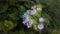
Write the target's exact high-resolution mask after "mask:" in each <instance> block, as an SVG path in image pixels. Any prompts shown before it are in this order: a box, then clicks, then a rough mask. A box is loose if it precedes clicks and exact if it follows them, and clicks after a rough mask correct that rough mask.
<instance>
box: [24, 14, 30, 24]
mask: <svg viewBox="0 0 60 34" xmlns="http://www.w3.org/2000/svg"><path fill="white" fill-rule="evenodd" d="M28 21H29V17H28V14H27V13H24V15H23V24H24V25H26V24H25V23H26V22H28Z"/></svg>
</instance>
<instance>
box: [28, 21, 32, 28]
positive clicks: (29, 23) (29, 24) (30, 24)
mask: <svg viewBox="0 0 60 34" xmlns="http://www.w3.org/2000/svg"><path fill="white" fill-rule="evenodd" d="M27 26H28V28H29V27H30V26H32V20H29V21H28V22H27Z"/></svg>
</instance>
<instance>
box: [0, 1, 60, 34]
mask: <svg viewBox="0 0 60 34" xmlns="http://www.w3.org/2000/svg"><path fill="white" fill-rule="evenodd" d="M39 3H40V4H41V5H42V6H43V8H42V14H43V13H46V14H47V15H48V16H47V17H48V18H49V19H50V22H49V24H50V25H49V26H48V27H46V28H44V30H42V31H41V32H39V31H36V30H34V29H33V28H29V29H28V28H27V27H26V26H25V25H23V24H22V15H23V14H24V12H26V10H28V9H31V6H33V5H36V4H39ZM43 16H46V15H43ZM0 34H60V0H0Z"/></svg>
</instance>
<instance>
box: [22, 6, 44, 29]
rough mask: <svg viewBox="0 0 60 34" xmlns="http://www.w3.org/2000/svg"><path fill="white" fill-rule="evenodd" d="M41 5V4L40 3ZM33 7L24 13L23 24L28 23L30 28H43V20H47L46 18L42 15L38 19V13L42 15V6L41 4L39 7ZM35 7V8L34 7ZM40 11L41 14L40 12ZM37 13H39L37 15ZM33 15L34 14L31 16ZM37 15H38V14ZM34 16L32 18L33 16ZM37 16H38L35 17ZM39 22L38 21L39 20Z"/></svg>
mask: <svg viewBox="0 0 60 34" xmlns="http://www.w3.org/2000/svg"><path fill="white" fill-rule="evenodd" d="M38 6H39V5H38ZM32 8H33V9H32V10H27V11H26V12H25V13H24V15H23V24H24V25H26V26H27V27H28V28H30V27H32V26H33V27H34V28H35V29H39V30H42V29H44V24H43V22H44V21H45V19H44V18H43V17H40V18H39V19H38V17H39V16H38V15H40V13H39V12H38V11H41V9H42V8H41V7H40V6H39V7H38V8H35V7H32ZM34 8H35V9H34ZM38 13H39V14H38ZM36 14H37V15H36ZM31 15H33V16H31ZM35 15H36V16H37V17H36V16H35ZM30 16H31V17H32V18H31V17H30ZM35 17H36V18H35ZM37 20H38V21H39V23H38V21H37Z"/></svg>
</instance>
